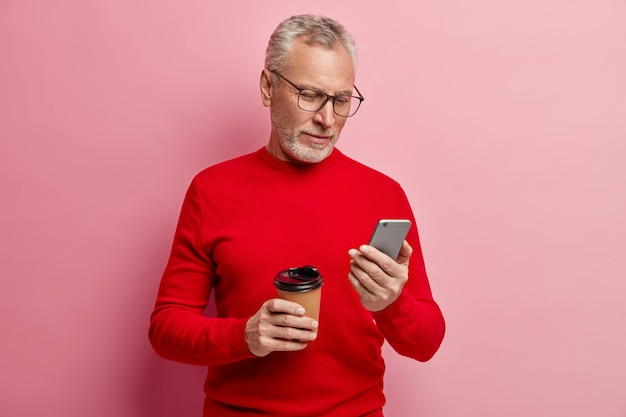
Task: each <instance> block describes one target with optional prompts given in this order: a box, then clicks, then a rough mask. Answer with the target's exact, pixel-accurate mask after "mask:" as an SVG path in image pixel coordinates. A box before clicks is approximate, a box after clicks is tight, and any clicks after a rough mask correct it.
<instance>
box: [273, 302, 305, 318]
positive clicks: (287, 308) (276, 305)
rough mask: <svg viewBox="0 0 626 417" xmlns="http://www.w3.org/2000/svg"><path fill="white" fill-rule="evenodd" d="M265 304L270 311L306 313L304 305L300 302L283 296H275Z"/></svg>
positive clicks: (294, 313)
mask: <svg viewBox="0 0 626 417" xmlns="http://www.w3.org/2000/svg"><path fill="white" fill-rule="evenodd" d="M265 306H266V308H267V311H269V312H270V313H286V314H292V315H294V316H303V315H304V313H305V311H304V307H302V306H301V305H300V304H298V303H294V302H293V301H288V300H284V299H282V298H273V299H271V300H269V301H267V302H266V303H265Z"/></svg>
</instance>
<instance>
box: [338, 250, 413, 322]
mask: <svg viewBox="0 0 626 417" xmlns="http://www.w3.org/2000/svg"><path fill="white" fill-rule="evenodd" d="M412 253H413V248H411V246H410V245H409V243H408V242H407V241H406V240H405V241H404V243H403V244H402V249H400V254H399V255H398V259H397V260H395V261H394V260H393V259H391V258H390V257H389V256H387V255H385V254H384V253H382V252H381V251H379V250H378V249H376V248H375V247H373V246H369V245H362V246H361V247H360V248H359V250H357V249H350V250H349V251H348V255H350V258H351V260H350V273H349V274H348V280H349V281H350V284H352V287H353V288H354V289H355V290H356V292H357V293H358V294H359V298H360V299H361V304H363V307H365V308H366V309H368V310H370V311H380V310H384V309H385V308H386V307H388V306H389V305H390V304H391V303H393V302H394V301H396V300H397V299H398V297H399V296H400V294H401V293H402V288H404V284H406V282H407V281H408V280H409V258H410V257H411V254H412Z"/></svg>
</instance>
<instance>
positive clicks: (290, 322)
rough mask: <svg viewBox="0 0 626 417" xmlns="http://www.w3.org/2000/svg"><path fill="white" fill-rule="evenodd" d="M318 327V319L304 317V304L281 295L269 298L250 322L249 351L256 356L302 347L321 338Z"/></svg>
mask: <svg viewBox="0 0 626 417" xmlns="http://www.w3.org/2000/svg"><path fill="white" fill-rule="evenodd" d="M317 326H318V323H317V321H315V320H313V319H312V318H309V317H304V308H303V307H302V306H301V305H300V304H297V303H294V302H291V301H287V300H283V299H280V298H274V299H271V300H268V301H266V302H265V303H264V304H263V305H262V306H261V308H260V309H259V311H257V312H256V314H255V315H254V316H252V317H250V319H249V320H248V322H247V323H246V343H247V344H248V350H249V351H250V353H252V354H253V355H255V356H267V355H269V354H270V353H271V352H274V351H294V350H302V349H304V348H305V347H307V342H310V341H311V340H315V338H316V337H317V332H316V331H315V329H317Z"/></svg>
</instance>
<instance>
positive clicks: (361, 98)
mask: <svg viewBox="0 0 626 417" xmlns="http://www.w3.org/2000/svg"><path fill="white" fill-rule="evenodd" d="M269 72H271V73H272V74H276V75H278V76H279V77H280V78H282V79H283V80H285V81H287V82H288V83H289V84H290V85H291V86H292V87H293V88H295V89H296V90H298V101H297V103H298V108H299V109H300V110H302V111H307V112H311V113H315V112H318V111H320V110H322V109H323V108H324V106H325V105H326V103H328V100H332V102H333V113H335V114H336V115H337V116H339V117H345V118H348V117H352V116H354V115H355V114H356V113H357V111H359V109H360V108H361V104H362V103H363V102H364V101H365V97H363V94H361V92H360V91H359V89H358V88H357V87H356V85H353V87H354V89H355V90H356V92H357V94H358V95H359V96H358V97H357V96H351V95H348V97H350V98H356V99H357V100H359V105H358V106H357V108H356V110H355V111H354V113H352V114H351V115H349V116H344V115H341V114H339V113H337V111H336V110H335V100H336V99H338V98H341V97H345V96H346V95H345V94H344V95H341V96H331V95H330V94H326V93H325V92H323V91H321V90H318V89H316V88H309V87H307V88H303V87H298V86H297V85H295V84H294V83H293V82H291V81H289V80H288V79H287V78H285V76H284V75H282V74H281V73H280V72H278V71H276V70H269ZM304 90H311V91H315V92H316V93H320V94H322V95H325V96H326V98H325V99H324V101H323V102H322V104H321V105H320V108H319V109H317V110H306V109H303V108H302V107H300V94H301V93H302V91H304Z"/></svg>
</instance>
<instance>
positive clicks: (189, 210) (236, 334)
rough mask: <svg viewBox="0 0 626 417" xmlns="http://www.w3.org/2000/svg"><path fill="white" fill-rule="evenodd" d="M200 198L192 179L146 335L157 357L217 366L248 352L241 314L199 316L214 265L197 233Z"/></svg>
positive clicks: (200, 232)
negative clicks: (224, 316) (228, 316)
mask: <svg viewBox="0 0 626 417" xmlns="http://www.w3.org/2000/svg"><path fill="white" fill-rule="evenodd" d="M203 216H204V202H203V201H202V195H201V194H200V193H199V192H198V190H197V188H196V184H195V183H192V184H191V186H190V187H189V190H188V192H187V195H186V196H185V200H184V203H183V207H182V210H181V214H180V218H179V222H178V226H177V229H176V234H175V236H174V243H173V245H172V251H171V254H170V258H169V262H168V264H167V266H166V269H165V272H164V274H163V277H162V280H161V285H160V287H159V293H158V295H157V300H156V305H155V309H154V311H153V313H152V316H151V320H150V331H149V338H150V341H151V343H152V346H153V348H154V350H155V351H156V352H157V353H158V354H159V355H161V356H163V357H165V358H167V359H171V360H176V361H180V362H185V363H190V364H202V365H217V364H224V363H230V362H234V361H238V360H242V359H246V358H249V357H251V354H250V353H249V351H248V349H247V347H246V344H245V335H244V329H245V324H246V320H245V319H243V318H209V317H206V316H205V315H204V309H205V308H206V306H207V304H208V300H209V295H210V293H211V289H212V286H213V281H214V277H215V272H214V271H215V267H214V265H213V262H212V261H211V257H210V254H209V253H208V251H209V249H208V243H207V242H206V239H205V237H204V236H203V230H204V228H203V227H202V224H203V222H204V221H205V219H204V218H203Z"/></svg>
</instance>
